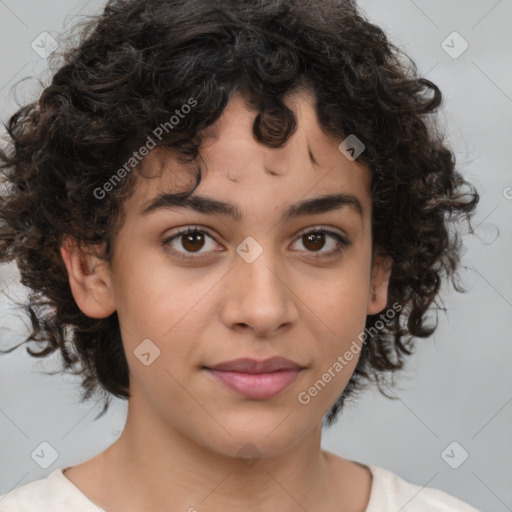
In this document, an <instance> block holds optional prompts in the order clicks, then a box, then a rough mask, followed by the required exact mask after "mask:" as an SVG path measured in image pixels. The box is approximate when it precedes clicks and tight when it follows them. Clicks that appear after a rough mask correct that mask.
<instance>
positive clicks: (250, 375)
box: [206, 357, 303, 399]
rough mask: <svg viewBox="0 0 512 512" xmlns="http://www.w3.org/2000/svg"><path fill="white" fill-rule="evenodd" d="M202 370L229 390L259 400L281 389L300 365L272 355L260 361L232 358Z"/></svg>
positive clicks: (289, 383)
mask: <svg viewBox="0 0 512 512" xmlns="http://www.w3.org/2000/svg"><path fill="white" fill-rule="evenodd" d="M206 369H207V370H208V373H210V374H211V375H212V376H213V377H215V378H216V379H218V380H219V381H220V382H222V383H223V384H224V385H225V386H227V387H228V388H230V389H232V390H233V391H236V392H237V393H240V394H241V395H244V396H245V397H247V398H253V399H261V398H270V397H273V396H275V395H277V394H279V393H281V392H282V391H284V390H285V389H286V388H287V387H288V386H290V385H291V383H292V382H293V381H294V380H295V379H296V378H297V376H298V375H299V373H300V371H301V370H302V369H303V368H301V367H300V366H299V365H298V364H296V363H294V362H293V361H290V360H289V359H285V358H282V357H272V358H270V359H266V360H264V361H257V360H255V359H248V358H244V359H235V360H234V361H228V362H225V363H221V364H218V365H216V366H213V367H211V368H206Z"/></svg>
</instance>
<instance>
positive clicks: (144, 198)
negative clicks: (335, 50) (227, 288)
mask: <svg viewBox="0 0 512 512" xmlns="http://www.w3.org/2000/svg"><path fill="white" fill-rule="evenodd" d="M285 103H286V105H287V106H288V107H289V108H290V109H291V110H292V111H293V112H294V114H295V116H296V120H297V128H296V131H295V132H294V134H293V135H292V136H291V138H290V140H289V141H288V142H287V144H286V145H284V146H283V147H281V148H269V147H266V146H264V145H263V144H261V143H259V142H258V141H257V140H256V139H255V137H254V135H253V123H254V119H255V117H256V115H257V112H255V111H254V110H253V108H252V106H251V105H250V104H249V102H248V101H247V100H246V99H245V98H244V97H243V96H241V95H234V96H233V97H232V98H231V100H230V101H229V103H228V104H227V106H226V108H225V110H224V112H223V114H222V116H221V117H220V118H219V120H218V121H217V122H216V123H215V124H214V125H212V126H210V127H209V128H208V129H207V130H206V131H205V132H204V139H203V144H202V146H201V154H200V158H199V159H198V160H196V161H194V162H191V163H189V164H181V163H178V161H177V160H176V158H174V157H173V153H172V152H166V151H165V150H163V149H162V148H158V147H157V148H155V149H154V150H152V152H151V153H150V154H149V155H148V156H147V157H146V158H145V160H144V161H143V163H142V170H143V175H144V176H146V177H147V178H150V179H144V178H141V177H138V180H139V181H138V183H137V185H136V191H135V193H134V194H133V196H132V197H130V199H129V200H127V202H126V203H127V204H126V205H125V206H126V210H127V211H126V213H127V214H128V215H132V216H137V217H140V218H144V217H147V213H148V209H149V210H151V209H152V206H153V207H154V206H155V204H156V203H155V199H157V198H158V196H159V195H163V194H166V193H170V192H173V193H176V192H187V191H189V190H190V189H191V187H192V186H193V184H194V172H195V171H197V170H198V169H199V168H200V169H201V174H202V180H201V184H200V185H199V187H198V188H197V189H196V191H195V192H194V194H193V195H194V196H195V195H201V196H208V197H214V198H217V199H218V200H219V201H223V202H225V203H227V202H229V203H231V204H233V205H235V210H236V212H232V213H235V214H234V215H232V216H233V218H236V217H239V219H238V220H240V218H241V217H243V211H245V210H247V212H248V213H249V212H250V210H251V209H252V211H253V212H256V211H258V210H261V209H264V210H266V211H268V210H269V208H270V209H271V210H273V211H280V212H281V213H284V212H285V210H286V211H288V213H289V212H290V211H291V209H290V205H292V204H295V203H297V202H298V201H299V200H301V199H303V200H304V199H307V198H314V197H316V196H323V195H327V194H331V195H332V194H344V195H346V196H347V197H348V196H349V195H351V196H355V197H356V198H357V199H358V202H359V203H360V206H361V210H362V212H360V213H362V214H363V215H362V216H363V217H365V216H368V215H369V213H370V210H371V201H370V197H369V185H370V173H369V171H368V169H367V168H366V167H365V166H363V165H362V164H360V163H358V162H357V161H350V160H348V159H347V158H346V157H345V156H344V155H343V154H342V153H341V151H340V150H339V149H338V146H339V144H340V142H341V141H342V139H339V140H337V139H335V138H334V137H332V136H330V135H327V134H325V133H324V132H323V131H322V129H321V128H320V126H319V124H318V120H317V117H316V113H315V110H314V97H313V96H312V94H311V93H309V92H307V91H302V92H300V93H296V94H294V95H290V96H289V97H287V98H286V99H285ZM152 203H153V204H152ZM161 203H162V204H165V200H163V201H161ZM168 203H169V201H168ZM196 203H198V202H197V201H196ZM203 204H204V202H203ZM237 205H238V206H237ZM244 205H245V206H246V208H244ZM251 205H252V206H253V208H249V207H250V206H251ZM168 206H171V204H170V203H169V204H168ZM349 206H350V205H349ZM352 206H354V205H352ZM356 206H357V205H356ZM155 209H156V210H158V208H153V211H154V210H155ZM356 209H357V208H356ZM196 210H197V209H196ZM211 211H213V210H211ZM354 211H355V209H354Z"/></svg>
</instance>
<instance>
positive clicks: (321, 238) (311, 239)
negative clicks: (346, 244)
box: [302, 233, 325, 251]
mask: <svg viewBox="0 0 512 512" xmlns="http://www.w3.org/2000/svg"><path fill="white" fill-rule="evenodd" d="M302 238H303V239H304V240H305V242H304V247H306V248H307V249H308V250H310V251H318V250H320V249H322V247H323V246H324V245H325V235H324V233H308V234H306V235H302Z"/></svg>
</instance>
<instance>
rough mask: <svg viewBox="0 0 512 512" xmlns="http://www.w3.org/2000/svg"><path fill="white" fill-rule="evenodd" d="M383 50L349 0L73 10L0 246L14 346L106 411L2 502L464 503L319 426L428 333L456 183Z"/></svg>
mask: <svg viewBox="0 0 512 512" xmlns="http://www.w3.org/2000/svg"><path fill="white" fill-rule="evenodd" d="M401 56H402V55H401V52H400V51H399V50H398V48H396V47H395V46H394V45H393V44H392V43H391V42H389V41H388V39H387V38H386V36H385V34H384V33H383V31H382V30H381V29H380V28H379V27H377V26H375V25H373V24H371V23H370V22H369V21H368V20H366V19H365V17H364V16H363V15H362V14H361V13H360V12H359V11H358V9H357V6H356V5H355V3H354V2H351V1H349V0H343V1H333V0H316V1H303V2H294V1H291V0H275V1H270V0H269V1H256V0H248V1H240V0H237V1H232V0H219V1H212V0H188V1H184V0H147V1H144V2H139V1H135V0H127V1H111V2H109V3H108V4H107V6H106V7H105V10H104V12H103V13H102V15H100V16H99V17H98V18H97V19H96V20H94V21H93V22H91V23H90V24H89V25H87V26H86V27H85V28H84V31H83V36H82V38H81V40H80V41H79V43H78V44H76V45H75V46H74V47H73V48H71V49H70V50H69V51H68V52H67V53H66V54H65V55H64V60H63V62H62V64H61V66H60V68H59V69H58V71H57V72H56V74H55V76H54V78H53V81H52V83H51V85H50V86H49V87H47V88H46V89H45V90H44V91H43V93H42V95H41V97H40V99H39V101H37V102H35V103H32V104H29V105H27V106H25V107H23V108H21V109H20V110H19V111H18V112H17V113H16V114H15V115H14V116H13V117H12V118H11V120H10V123H9V126H8V129H9V135H10V137H11V139H12V147H11V151H6V152H4V153H2V154H1V158H2V167H3V172H4V176H5V180H6V184H7V187H6V189H5V191H4V192H3V195H2V196H1V200H0V221H1V223H0V255H1V259H2V261H5V262H7V261H11V260H15V261H16V262H17V264H18V268H19V270H20V273H21V276H22V283H23V284H24V285H25V286H27V287H29V288H30V289H31V290H33V292H34V293H33V294H31V295H30V298H29V303H28V304H27V308H26V309H27V312H28V313H29V314H30V318H31V320H32V325H33V332H32V334H31V336H30V337H29V338H28V339H27V341H29V340H32V341H37V342H38V343H40V345H41V347H42V348H44V347H46V349H45V350H43V351H42V352H41V353H40V354H33V355H37V356H39V357H43V356H46V355H48V354H50V353H52V352H54V351H56V350H57V351H60V353H61V354H62V356H63V361H64V363H65V367H66V369H69V368H72V369H73V371H74V372H76V373H78V374H81V375H82V376H83V390H84V395H83V396H84V398H88V397H90V396H91V395H92V393H94V392H103V393H104V395H105V399H106V401H105V408H104V411H103V412H105V411H106V410H107V408H108V405H109V397H110V396H111V395H114V396H117V397H122V398H126V399H127V400H128V416H127V421H126V425H125V428H124V430H123V432H122V434H121V436H120V438H119V439H118V440H117V441H116V442H115V443H114V444H113V445H112V446H110V447H109V448H108V449H107V450H105V451H104V452H102V453H100V454H99V455H97V456H95V457H94V458H92V459H90V460H87V461H84V462H82V463H80V464H77V465H75V466H72V467H61V468H58V469H55V470H54V471H53V472H51V474H50V475H49V476H48V477H47V478H45V479H42V480H38V481H36V482H32V483H30V484H26V485H24V486H21V487H19V488H17V489H14V490H12V491H11V492H9V493H7V494H5V495H4V496H2V497H0V510H1V511H2V512H14V511H21V510H38V512H47V511H48V512H49V511H52V512H60V511H69V510H73V511H82V512H95V511H97V510H104V511H106V512H117V511H123V512H132V511H144V512H146V511H148V512H149V511H173V512H174V511H190V512H192V511H196V510H197V511H209V512H216V511H220V510H223V511H225V510H233V511H234V510H251V511H267V510H272V509H275V510H281V511H290V512H291V511H299V510H301V511H303V510H305V511H312V510H315V511H317V512H334V511H338V512H339V511H344V512H364V511H366V512H381V511H383V510H386V512H390V511H397V512H398V510H404V511H408V512H413V511H414V512H423V511H427V510H428V511H431V510H437V511H443V512H455V511H467V512H471V511H473V512H474V511H475V510H476V509H474V508H473V507H471V506H470V505H468V504H466V503H464V502H462V501H461V500H459V499H457V498H455V497H453V496H450V495H448V494H447V493H445V492H442V491H439V490H435V489H430V488H421V487H420V486H417V485H414V484H412V483H408V482H406V481H405V480H403V479H401V478H400V477H399V476H398V475H395V474H393V473H391V472H390V471H388V470H386V469H384V468H380V467H378V466H373V465H369V464H363V463H360V462H356V461H352V460H349V459H345V458H343V457H339V456H336V455H334V454H332V453H329V452H327V451H324V450H322V449H321V435H322V425H323V422H324V423H325V425H327V426H328V425H331V424H333V422H334V421H335V419H336V417H337V415H338V414H339V412H340V411H341V409H342V407H343V403H344V400H345V399H346V398H347V397H348V396H350V395H351V394H353V393H355V392H356V391H358V390H361V389H363V387H364V386H365V385H367V384H368V383H369V382H371V381H372V380H376V381H377V382H380V379H381V378H382V377H383V375H384V372H393V371H397V370H399V369H400V368H401V366H402V363H403V361H404V359H405V357H406V356H408V355H410V354H411V347H412V343H413V339H414V337H427V336H429V335H430V334H432V332H433V329H432V328H429V327H427V326H426V325H425V323H426V322H425V321H426V314H427V311H428V310H429V307H430V306H431V305H432V304H433V303H434V301H435V300H436V298H437V296H438V293H439V288H440V284H441V276H443V275H446V276H450V275H452V274H453V273H454V271H455V270H456V268H457V264H458V261H459V253H458V248H457V243H456V238H455V235H454V234H453V232H452V230H451V226H450V225H449V223H450V222H451V221H453V220H455V219H457V218H460V217H463V218H467V219H469V218H470V216H471V214H472V212H473V210H474V208H475V206H476V203H477V201H478V194H477V193H476V191H475V190H474V189H473V188H471V187H470V193H466V194H463V193H462V190H463V189H464V188H466V186H467V185H468V184H467V183H466V181H465V180H464V179H463V177H462V176H461V175H460V174H459V173H458V172H457V171H456V170H455V166H454V159H453V154H452V152H451V150H450V148H449V147H447V146H446V145H445V144H444V142H443V140H442V137H441V136H440V135H439V134H438V133H437V131H436V129H435V126H434V125H433V124H431V120H427V117H426V116H427V115H428V114H431V113H433V112H434V111H435V110H436V109H437V108H438V107H439V105H440V103H441V98H442V96H441V93H440V91H439V89H438V87H437V86H436V85H435V84H433V83H432V82H430V81H428V80H426V79H423V78H420V77H418V76H417V75H416V73H415V69H414V66H413V67H410V66H407V65H406V62H405V61H404V60H402V59H401ZM426 93H427V94H426ZM428 93H432V94H431V95H430V96H429V94H428ZM379 389H380V386H379Z"/></svg>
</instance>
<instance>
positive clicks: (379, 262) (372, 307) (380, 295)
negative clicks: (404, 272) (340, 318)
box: [367, 255, 393, 315]
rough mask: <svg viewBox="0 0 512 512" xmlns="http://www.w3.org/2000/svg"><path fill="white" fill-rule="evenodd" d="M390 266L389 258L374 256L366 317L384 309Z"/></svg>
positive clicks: (386, 300) (391, 261)
mask: <svg viewBox="0 0 512 512" xmlns="http://www.w3.org/2000/svg"><path fill="white" fill-rule="evenodd" d="M392 266H393V260H392V259H391V258H390V257H389V256H383V255H376V256H375V260H374V263H373V272H372V282H371V285H370V296H369V298H368V310H367V314H368V315H375V314H377V313H380V312H381V311H382V310H383V309H384V308H385V307H386V304H387V302H388V286H389V279H390V276H391V270H392Z"/></svg>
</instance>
